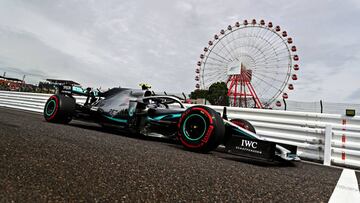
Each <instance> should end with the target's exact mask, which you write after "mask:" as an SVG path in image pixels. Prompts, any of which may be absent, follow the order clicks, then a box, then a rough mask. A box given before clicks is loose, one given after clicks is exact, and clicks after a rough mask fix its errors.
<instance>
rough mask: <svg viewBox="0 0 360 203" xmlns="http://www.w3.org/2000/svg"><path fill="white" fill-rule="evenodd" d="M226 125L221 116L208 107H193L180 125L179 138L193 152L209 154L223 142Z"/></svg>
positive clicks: (185, 113) (185, 114) (186, 113)
mask: <svg viewBox="0 0 360 203" xmlns="http://www.w3.org/2000/svg"><path fill="white" fill-rule="evenodd" d="M224 134H225V125H224V122H223V119H222V118H221V116H220V115H219V114H218V113H217V112H216V111H215V110H213V109H211V108H209V107H207V106H192V107H190V108H188V109H186V111H185V112H184V113H182V116H181V118H180V120H179V123H178V138H179V140H180V142H181V144H182V145H183V146H184V147H185V148H186V149H189V150H191V151H196V152H202V153H207V152H209V151H211V150H214V149H216V148H217V147H218V146H219V144H220V143H221V142H222V140H223V138H224Z"/></svg>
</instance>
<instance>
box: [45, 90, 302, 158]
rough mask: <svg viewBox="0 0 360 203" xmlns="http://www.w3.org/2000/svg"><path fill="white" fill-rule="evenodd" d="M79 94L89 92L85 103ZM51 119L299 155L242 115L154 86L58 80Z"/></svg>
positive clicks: (238, 151) (252, 153)
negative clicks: (98, 86)
mask: <svg viewBox="0 0 360 203" xmlns="http://www.w3.org/2000/svg"><path fill="white" fill-rule="evenodd" d="M74 95H78V96H85V97H86V101H85V102H83V103H79V102H76V98H75V97H74ZM44 117H45V120H46V121H48V122H55V123H64V124H66V123H69V122H70V121H71V120H72V119H76V120H83V121H92V122H96V123H98V124H100V125H102V126H104V127H116V128H119V129H121V130H125V131H127V132H130V133H132V134H140V135H144V136H152V135H161V136H162V137H166V138H169V139H174V140H177V141H179V142H180V143H181V144H182V145H183V146H184V147H185V148H186V149H188V150H191V151H196V152H203V153H206V152H209V151H211V150H215V149H216V148H217V147H218V146H219V145H221V146H222V148H223V149H225V151H226V152H228V153H231V154H235V155H241V156H246V157H254V158H259V159H263V160H268V161H273V160H279V159H278V158H280V160H298V159H299V158H298V156H297V155H296V150H297V149H296V147H295V146H291V145H285V144H280V143H274V142H270V141H267V140H266V139H265V138H262V137H261V136H258V135H256V132H255V129H254V127H253V126H252V125H251V124H250V123H249V122H248V121H246V120H243V119H232V120H228V119H227V114H226V107H224V111H223V116H222V117H221V115H220V113H218V112H216V111H215V110H213V109H212V108H210V107H208V106H202V105H195V106H190V107H189V108H185V107H184V105H183V104H182V102H181V101H180V100H179V99H178V98H176V97H173V96H166V95H164V96H158V95H154V93H152V92H150V91H149V90H136V89H128V88H112V89H109V90H108V91H106V92H101V91H99V90H97V91H95V90H92V89H91V88H87V89H82V88H81V87H78V86H71V85H62V86H59V89H58V93H57V94H55V95H52V96H51V97H50V98H49V99H48V100H47V102H46V104H45V108H44Z"/></svg>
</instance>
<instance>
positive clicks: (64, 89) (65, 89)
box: [58, 85, 91, 96]
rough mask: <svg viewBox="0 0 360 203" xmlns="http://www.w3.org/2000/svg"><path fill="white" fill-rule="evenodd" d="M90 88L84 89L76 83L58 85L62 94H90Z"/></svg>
mask: <svg viewBox="0 0 360 203" xmlns="http://www.w3.org/2000/svg"><path fill="white" fill-rule="evenodd" d="M90 90H91V89H90V88H87V89H83V88H82V87H79V86H74V85H59V86H58V92H59V93H60V94H66V95H74V94H75V95H81V96H89V95H90Z"/></svg>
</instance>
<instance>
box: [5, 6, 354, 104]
mask: <svg viewBox="0 0 360 203" xmlns="http://www.w3.org/2000/svg"><path fill="white" fill-rule="evenodd" d="M359 17H360V1H358V0H352V1H351V0H343V1H339V0H333V1H330V0H328V1H326V0H317V1H313V0H312V1H307V0H292V1H289V0H278V1H275V0H273V1H271V0H268V1H262V0H258V1H254V0H224V1H210V0H184V1H176V0H171V1H169V0H151V1H149V0H132V1H119V0H106V1H96V0H72V1H70V0H67V1H65V0H64V1H53V0H47V1H46V0H23V1H20V0H0V72H1V75H2V72H4V71H6V72H7V76H9V77H11V76H12V77H19V78H21V77H22V75H23V74H26V75H27V79H28V80H27V81H28V82H33V81H36V80H38V79H39V78H49V77H51V78H62V79H71V80H75V81H77V82H80V83H82V84H83V85H84V86H93V87H100V86H101V87H113V86H119V85H121V86H123V87H137V85H138V83H140V82H147V83H150V84H151V85H152V86H153V87H154V89H155V90H161V91H167V92H186V93H189V92H191V91H192V90H193V89H194V85H195V81H194V77H195V72H194V70H195V67H196V62H197V61H198V57H199V55H200V53H202V49H203V47H204V46H205V45H206V44H207V42H208V40H209V39H211V38H212V36H213V35H214V34H215V33H217V32H219V30H220V29H224V28H226V27H227V25H229V24H234V23H235V22H236V21H240V22H242V21H243V20H244V19H253V18H255V19H258V20H260V19H264V20H266V21H272V22H273V23H274V24H278V25H280V26H281V27H282V28H284V29H285V30H287V32H288V34H289V35H291V37H293V39H294V43H295V45H296V46H297V48H298V50H299V51H298V54H299V56H300V72H299V80H298V82H297V83H296V84H295V90H294V91H292V92H290V93H289V99H291V100H298V101H318V100H320V99H323V100H324V101H327V102H349V103H360V82H359V79H358V78H359V77H360V67H359V65H360V58H359V56H360V40H359V39H360V38H359V36H360V23H359V19H360V18H359ZM36 77H38V78H36Z"/></svg>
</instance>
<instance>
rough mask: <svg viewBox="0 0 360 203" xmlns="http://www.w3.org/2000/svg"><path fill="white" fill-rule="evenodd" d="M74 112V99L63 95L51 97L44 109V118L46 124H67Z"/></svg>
mask: <svg viewBox="0 0 360 203" xmlns="http://www.w3.org/2000/svg"><path fill="white" fill-rule="evenodd" d="M74 111H75V99H74V98H72V97H68V96H65V95H52V96H51V97H50V98H49V99H48V100H47V102H46V103H45V107H44V118H45V120H46V121H48V122H53V123H64V124H67V123H69V122H70V121H71V120H72V116H73V113H74Z"/></svg>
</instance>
